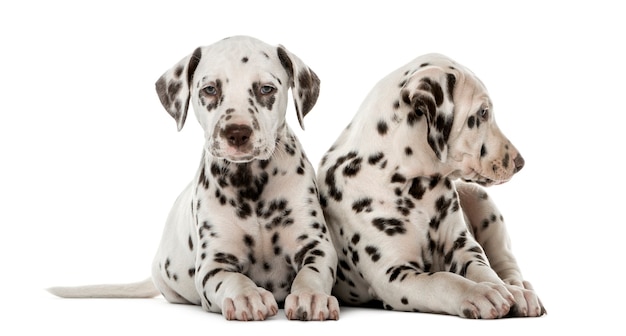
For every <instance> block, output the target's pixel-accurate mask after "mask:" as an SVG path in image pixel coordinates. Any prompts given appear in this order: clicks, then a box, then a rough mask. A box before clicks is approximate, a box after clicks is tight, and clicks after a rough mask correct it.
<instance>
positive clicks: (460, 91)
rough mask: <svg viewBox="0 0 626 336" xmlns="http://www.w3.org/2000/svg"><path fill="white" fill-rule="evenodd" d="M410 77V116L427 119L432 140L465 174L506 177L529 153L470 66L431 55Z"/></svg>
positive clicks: (486, 179) (406, 92) (483, 179)
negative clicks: (500, 121)
mask: <svg viewBox="0 0 626 336" xmlns="http://www.w3.org/2000/svg"><path fill="white" fill-rule="evenodd" d="M420 62H421V64H420V67H419V69H417V70H416V71H415V72H413V73H412V74H411V75H410V77H409V78H408V79H407V81H406V84H405V86H404V89H403V93H402V95H403V100H404V101H405V102H408V103H410V104H411V106H412V107H413V111H412V112H411V114H410V115H409V120H410V118H415V119H418V118H421V117H422V116H424V117H425V118H426V120H427V124H428V126H427V129H428V132H427V134H426V137H427V142H428V145H429V146H430V148H431V149H432V151H433V152H434V154H435V155H436V156H437V158H438V159H439V160H440V161H441V162H442V163H443V164H446V165H449V166H450V167H451V168H453V169H454V170H455V171H458V172H459V173H460V176H461V178H463V179H465V180H468V181H473V182H476V183H479V184H482V185H491V184H498V183H504V182H506V181H508V180H509V179H511V177H512V176H513V175H514V174H515V173H517V172H518V171H519V170H521V169H522V167H523V166H524V159H523V158H522V156H521V155H520V154H519V152H518V151H517V149H516V148H515V147H514V146H513V145H512V144H511V142H510V141H509V140H508V139H507V138H506V137H505V136H504V134H503V133H502V132H501V131H500V129H499V128H498V126H497V124H496V121H495V118H494V114H493V105H492V102H491V99H490V98H489V95H488V93H487V90H486V88H485V87H484V85H483V84H482V83H481V81H480V80H479V79H478V78H477V77H476V76H475V75H474V74H473V73H472V72H471V71H469V70H468V69H466V68H464V67H463V66H462V65H460V64H458V63H455V62H454V61H452V60H450V59H449V58H447V57H445V56H443V55H437V54H432V55H426V56H425V57H424V58H423V59H421V60H420Z"/></svg>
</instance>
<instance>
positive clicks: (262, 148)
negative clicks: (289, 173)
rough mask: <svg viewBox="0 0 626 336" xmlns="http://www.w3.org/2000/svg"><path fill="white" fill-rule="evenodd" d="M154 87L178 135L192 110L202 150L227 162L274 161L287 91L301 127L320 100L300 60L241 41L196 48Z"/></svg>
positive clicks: (314, 79)
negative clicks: (201, 135)
mask: <svg viewBox="0 0 626 336" xmlns="http://www.w3.org/2000/svg"><path fill="white" fill-rule="evenodd" d="M156 86H157V93H158V94H159V97H160V99H161V102H162V104H163V106H164V107H165V108H166V110H167V111H168V112H169V113H170V114H171V115H172V117H174V119H176V121H177V124H178V128H179V130H180V129H181V128H182V126H183V124H184V122H185V119H186V114H187V108H188V106H189V105H191V106H192V107H193V110H194V113H195V115H196V119H197V120H198V122H199V123H200V125H201V126H202V128H203V129H204V135H205V150H206V151H207V152H208V153H209V154H210V155H212V156H214V157H217V158H222V159H226V160H228V161H231V162H248V161H251V160H255V159H258V160H266V159H268V158H270V157H271V156H272V154H273V153H274V149H275V147H276V143H277V141H280V138H281V136H280V135H281V132H284V130H285V128H286V124H285V111H286V109H287V99H288V91H289V89H290V88H292V90H293V96H294V101H295V106H296V112H297V114H298V119H299V120H300V122H301V125H302V118H303V117H304V115H306V114H307V113H308V112H309V111H310V110H311V108H312V107H313V105H314V104H315V102H316V100H317V96H318V94H319V79H318V78H317V76H316V75H315V73H314V72H313V71H311V70H310V69H309V68H308V67H307V66H306V65H304V64H303V63H302V61H300V59H299V58H297V57H296V56H295V55H293V54H291V53H290V52H288V51H287V50H286V49H285V48H284V47H282V46H278V47H273V46H270V45H267V44H265V43H263V42H261V41H259V40H256V39H253V38H250V37H244V36H240V37H232V38H228V39H224V40H222V41H220V42H217V43H215V44H213V45H210V46H206V47H200V48H197V49H196V50H195V51H194V52H193V53H192V54H191V55H189V56H187V57H186V58H184V59H183V60H181V61H180V62H179V63H178V64H177V65H175V66H174V67H173V68H172V69H170V70H168V71H167V72H166V73H165V74H164V75H163V76H161V78H159V80H158V81H157V83H156Z"/></svg>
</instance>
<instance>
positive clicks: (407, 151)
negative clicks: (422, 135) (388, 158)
mask: <svg viewBox="0 0 626 336" xmlns="http://www.w3.org/2000/svg"><path fill="white" fill-rule="evenodd" d="M404 154H406V155H407V156H411V155H413V149H411V147H405V148H404Z"/></svg>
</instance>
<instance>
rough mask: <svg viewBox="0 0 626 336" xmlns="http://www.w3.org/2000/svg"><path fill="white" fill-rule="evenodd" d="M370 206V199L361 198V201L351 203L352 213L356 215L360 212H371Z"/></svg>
mask: <svg viewBox="0 0 626 336" xmlns="http://www.w3.org/2000/svg"><path fill="white" fill-rule="evenodd" d="M371 205H372V199H371V198H369V197H365V198H361V199H358V200H356V201H354V203H352V210H354V212H356V213H359V212H362V211H365V212H371V211H372V207H371Z"/></svg>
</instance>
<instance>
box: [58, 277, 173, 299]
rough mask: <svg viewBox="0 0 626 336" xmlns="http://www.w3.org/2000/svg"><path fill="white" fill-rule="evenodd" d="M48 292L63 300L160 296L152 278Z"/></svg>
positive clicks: (64, 288) (60, 288)
mask: <svg viewBox="0 0 626 336" xmlns="http://www.w3.org/2000/svg"><path fill="white" fill-rule="evenodd" d="M47 290H48V292H50V293H52V294H54V295H56V296H59V297H62V298H138V299H139V298H153V297H155V296H157V295H159V294H161V293H160V292H159V290H158V289H157V288H156V287H155V286H154V283H153V282H152V279H151V278H148V279H146V280H144V281H140V282H135V283H128V284H114V285H88V286H76V287H51V288H48V289H47Z"/></svg>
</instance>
